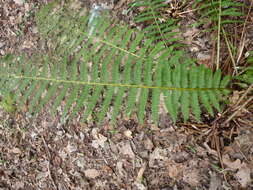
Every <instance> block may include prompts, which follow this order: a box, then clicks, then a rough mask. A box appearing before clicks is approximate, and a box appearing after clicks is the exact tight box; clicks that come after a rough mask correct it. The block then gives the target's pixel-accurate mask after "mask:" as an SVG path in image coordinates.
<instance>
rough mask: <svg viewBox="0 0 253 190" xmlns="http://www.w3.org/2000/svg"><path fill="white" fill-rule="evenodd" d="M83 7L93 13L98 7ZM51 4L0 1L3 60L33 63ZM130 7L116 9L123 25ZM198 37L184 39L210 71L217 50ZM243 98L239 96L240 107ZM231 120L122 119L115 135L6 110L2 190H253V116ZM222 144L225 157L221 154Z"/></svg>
mask: <svg viewBox="0 0 253 190" xmlns="http://www.w3.org/2000/svg"><path fill="white" fill-rule="evenodd" d="M81 2H82V3H83V4H82V5H85V6H88V7H89V6H91V5H92V3H93V2H94V1H92V0H90V1H81ZM45 3H47V1H46V0H44V1H32V0H27V1H22V0H14V1H11V0H1V1H0V27H1V28H0V55H6V54H7V53H16V52H25V53H27V54H28V55H29V54H32V53H33V52H34V51H36V48H39V43H38V40H39V38H38V36H37V30H36V24H35V23H34V14H35V12H36V11H38V9H39V7H40V6H41V5H43V4H45ZM127 3H128V0H120V1H112V2H110V3H109V6H111V9H112V10H113V11H114V12H115V15H118V16H119V18H120V15H121V12H122V11H124V9H125V8H126V6H127ZM124 19H126V20H127V21H128V22H132V21H131V18H124ZM188 19H189V17H188ZM184 21H185V22H186V21H187V22H191V20H190V19H189V20H184ZM185 30H186V29H185ZM197 33H198V31H197V29H195V30H188V31H185V33H184V34H185V36H184V37H185V39H186V40H187V42H188V43H189V44H191V45H192V46H191V49H190V50H189V51H193V53H194V55H195V56H196V57H197V58H198V62H199V63H200V64H204V63H206V62H209V61H210V59H211V52H212V51H211V49H212V48H211V47H212V44H209V41H210V40H209V39H208V35H206V36H199V37H195V38H191V37H192V36H196V35H195V34H197ZM208 60H209V61H208ZM242 93H243V92H241V91H235V92H234V94H233V95H231V101H232V103H233V102H234V103H236V102H237V101H238V99H239V97H240V95H241V94H242ZM45 110H46V109H45ZM230 115H231V111H230V112H228V113H227V114H225V115H224V116H222V115H219V116H217V117H218V120H217V121H216V122H210V121H207V122H206V123H205V124H204V123H203V124H193V123H192V124H187V125H185V124H181V123H177V124H175V125H174V124H172V123H171V122H170V119H169V118H168V116H165V115H162V116H161V125H160V126H159V127H157V126H154V125H151V124H149V123H148V122H147V123H146V124H145V125H142V126H141V125H138V123H137V122H136V119H135V118H133V119H131V120H127V119H122V120H120V121H118V123H117V127H116V128H112V126H110V125H109V124H104V125H103V126H97V125H96V124H95V123H82V122H80V121H79V119H78V118H77V119H75V120H73V121H68V122H65V123H62V122H61V121H60V119H59V116H52V115H50V114H49V113H47V112H46V111H44V112H43V113H41V114H39V115H37V116H36V117H34V116H31V115H30V114H29V113H27V112H25V111H19V112H16V113H15V114H8V113H6V112H4V110H2V109H0V190H35V189H36V190H39V189H41V190H54V189H57V190H72V189H73V190H78V189H80V190H86V189H87V190H89V189H97V190H100V189H101V190H114V189H115V190H123V189H126V190H130V189H133V190H147V189H150V190H192V189H196V190H223V189H224V190H229V189H231V190H232V189H253V182H252V179H253V128H252V117H251V116H252V108H251V110H250V109H247V108H243V109H242V110H241V111H240V112H238V114H237V115H236V116H235V117H234V118H233V119H232V120H231V121H230V122H227V123H226V124H224V122H223V121H224V120H225V118H226V117H229V116H230ZM224 117H225V118H224ZM217 139H219V142H221V143H220V144H221V145H220V146H218V147H219V149H218V151H217V146H216V148H213V143H215V142H216V141H215V140H217Z"/></svg>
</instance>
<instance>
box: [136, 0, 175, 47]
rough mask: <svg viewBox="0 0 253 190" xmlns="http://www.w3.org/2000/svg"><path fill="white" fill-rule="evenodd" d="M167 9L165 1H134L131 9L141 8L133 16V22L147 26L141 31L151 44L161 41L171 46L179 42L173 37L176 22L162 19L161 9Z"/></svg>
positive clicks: (171, 19)
mask: <svg viewBox="0 0 253 190" xmlns="http://www.w3.org/2000/svg"><path fill="white" fill-rule="evenodd" d="M166 7H168V5H167V3H166V0H134V2H133V3H132V6H131V8H132V9H133V8H135V9H136V8H137V9H138V8H141V9H142V11H140V12H139V13H138V14H137V15H136V16H135V22H137V23H143V24H147V27H145V28H144V29H143V31H144V32H145V34H146V36H147V38H149V39H152V40H153V42H159V41H162V42H163V44H164V45H165V46H168V45H171V44H172V42H177V43H178V42H179V40H180V39H179V38H178V37H175V36H176V35H177V34H178V32H176V29H178V26H177V20H175V19H173V18H170V19H167V18H164V16H163V15H162V12H163V9H165V8H166Z"/></svg>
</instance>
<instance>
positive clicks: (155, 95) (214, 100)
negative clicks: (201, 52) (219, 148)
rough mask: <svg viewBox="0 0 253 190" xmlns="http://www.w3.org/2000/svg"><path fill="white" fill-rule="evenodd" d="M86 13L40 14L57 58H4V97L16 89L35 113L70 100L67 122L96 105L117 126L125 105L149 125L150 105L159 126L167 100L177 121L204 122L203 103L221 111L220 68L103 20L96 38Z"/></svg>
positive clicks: (224, 82)
mask: <svg viewBox="0 0 253 190" xmlns="http://www.w3.org/2000/svg"><path fill="white" fill-rule="evenodd" d="M50 10H53V11H50ZM68 13H69V14H68ZM51 14H52V15H51ZM79 14H80V13H79ZM79 14H78V13H75V12H73V11H72V12H71V11H70V12H68V11H65V8H58V9H57V6H55V5H54V4H53V3H52V4H49V5H48V6H46V7H45V8H44V9H43V10H42V11H41V12H40V13H39V14H38V15H37V16H38V17H37V22H38V23H40V22H43V23H44V24H45V25H43V24H42V23H41V24H40V25H39V26H40V27H39V31H40V33H41V35H42V36H43V37H44V38H46V39H48V38H49V37H50V39H51V40H52V39H54V40H55V43H54V44H53V45H54V47H53V48H55V49H56V52H57V53H56V54H57V55H54V54H53V56H52V55H50V56H44V58H43V61H42V62H31V61H29V60H27V59H25V58H24V59H23V58H16V59H14V60H13V59H2V60H1V63H0V64H1V67H0V68H1V70H0V86H1V96H4V95H5V94H8V93H10V92H15V95H14V100H17V102H18V103H19V104H21V105H22V104H25V103H26V102H27V101H28V100H29V111H30V112H35V113H36V112H39V111H40V110H41V109H42V108H43V107H44V105H45V104H48V103H49V101H50V100H53V102H52V112H53V113H55V112H56V110H57V108H58V106H59V105H60V104H61V103H62V102H64V108H63V111H62V117H63V118H67V117H68V116H69V117H70V118H72V117H73V116H75V115H76V114H77V112H79V111H81V110H83V109H84V113H83V115H82V116H83V119H84V120H86V119H88V118H89V116H90V115H91V113H92V112H93V110H94V108H95V107H96V105H97V106H98V107H99V112H98V114H97V117H98V120H99V121H102V120H103V118H104V117H105V114H106V113H107V112H109V113H110V118H111V120H112V121H113V122H115V121H116V118H117V116H118V114H119V111H120V109H121V108H122V107H124V109H125V111H124V113H125V114H127V115H128V116H130V115H131V114H132V113H134V112H136V113H137V115H138V119H139V122H140V123H143V121H144V115H145V110H146V107H147V102H148V101H150V102H151V111H152V119H153V121H154V122H157V121H158V120H159V106H160V104H161V102H162V101H163V100H164V104H165V107H166V109H167V110H168V112H169V113H170V115H171V117H172V119H173V121H174V122H175V121H176V119H177V117H178V113H179V110H181V112H182V114H183V118H184V120H185V121H186V120H187V119H188V118H189V115H190V110H192V112H193V114H194V115H195V117H196V118H197V119H198V120H200V113H201V110H200V103H202V104H203V105H204V106H205V108H206V109H207V111H208V112H209V113H210V114H212V115H213V108H212V105H213V106H214V107H215V108H216V109H217V110H218V111H220V107H219V100H220V98H221V96H222V95H223V94H226V92H227V89H226V85H227V83H228V82H229V77H225V78H223V79H222V78H221V72H220V71H219V70H217V71H216V72H215V73H213V72H212V71H211V70H210V69H207V68H205V67H203V66H201V67H197V66H194V65H193V64H188V63H184V59H182V55H178V56H176V55H175V54H174V55H173V48H165V47H164V44H163V43H154V41H153V40H152V39H146V38H145V35H144V34H143V33H141V32H138V31H135V30H130V29H129V28H128V27H125V26H121V25H117V24H115V23H111V22H109V21H106V19H104V18H103V19H100V20H98V21H97V26H99V30H96V32H94V33H93V34H92V35H89V26H88V22H89V16H87V15H83V13H82V15H79ZM45 15H47V17H46V16H45ZM59 55H60V56H59ZM171 55H173V56H171ZM3 87H5V88H3ZM93 113H94V112H93Z"/></svg>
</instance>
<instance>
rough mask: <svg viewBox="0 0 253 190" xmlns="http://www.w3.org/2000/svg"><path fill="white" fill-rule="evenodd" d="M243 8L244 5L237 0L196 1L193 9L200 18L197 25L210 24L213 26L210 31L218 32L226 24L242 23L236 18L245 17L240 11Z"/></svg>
mask: <svg viewBox="0 0 253 190" xmlns="http://www.w3.org/2000/svg"><path fill="white" fill-rule="evenodd" d="M243 6H244V3H242V2H238V1H236V0H211V1H208V0H204V1H203V0H196V1H194V3H193V8H194V9H195V10H197V12H198V14H199V16H200V17H199V19H198V21H197V22H196V25H198V26H199V25H203V24H204V23H210V24H213V27H211V28H210V29H211V30H217V29H218V27H219V25H220V26H222V27H224V26H225V25H226V24H232V23H238V22H242V21H241V20H240V19H235V18H237V17H238V16H242V15H244V14H243V13H242V11H240V8H241V7H243ZM219 20H220V21H219Z"/></svg>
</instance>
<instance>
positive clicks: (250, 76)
mask: <svg viewBox="0 0 253 190" xmlns="http://www.w3.org/2000/svg"><path fill="white" fill-rule="evenodd" d="M246 65H248V66H245V67H242V69H241V72H240V73H239V74H238V75H237V76H235V77H234V78H235V79H237V80H239V81H240V82H238V83H237V84H238V85H239V86H241V87H243V88H246V87H247V86H248V85H251V84H253V51H249V55H248V57H247V59H246Z"/></svg>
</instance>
